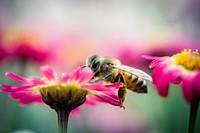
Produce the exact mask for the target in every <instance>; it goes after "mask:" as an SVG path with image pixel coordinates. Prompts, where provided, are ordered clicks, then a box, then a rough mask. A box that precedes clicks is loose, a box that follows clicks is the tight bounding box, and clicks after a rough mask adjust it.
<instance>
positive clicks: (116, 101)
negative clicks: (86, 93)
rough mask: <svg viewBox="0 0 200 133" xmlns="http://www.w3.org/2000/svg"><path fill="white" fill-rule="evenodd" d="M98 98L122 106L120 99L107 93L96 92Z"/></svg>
mask: <svg viewBox="0 0 200 133" xmlns="http://www.w3.org/2000/svg"><path fill="white" fill-rule="evenodd" d="M94 95H95V96H96V97H97V98H99V99H100V101H103V102H106V103H109V104H112V105H115V106H121V103H120V102H119V100H118V99H114V98H112V97H110V96H108V95H105V94H103V93H96V94H94Z"/></svg>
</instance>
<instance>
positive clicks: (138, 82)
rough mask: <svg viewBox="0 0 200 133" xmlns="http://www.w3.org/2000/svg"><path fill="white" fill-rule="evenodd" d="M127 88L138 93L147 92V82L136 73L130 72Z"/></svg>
mask: <svg viewBox="0 0 200 133" xmlns="http://www.w3.org/2000/svg"><path fill="white" fill-rule="evenodd" d="M128 80H129V81H127V88H128V89H129V90H132V91H134V92H137V93H147V83H146V81H145V80H143V79H141V78H139V77H138V76H136V75H133V74H130V75H129V78H128Z"/></svg>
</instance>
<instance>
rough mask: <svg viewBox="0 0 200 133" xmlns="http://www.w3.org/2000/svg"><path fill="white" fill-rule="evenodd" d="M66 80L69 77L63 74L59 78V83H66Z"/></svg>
mask: <svg viewBox="0 0 200 133" xmlns="http://www.w3.org/2000/svg"><path fill="white" fill-rule="evenodd" d="M67 80H69V75H68V74H64V75H62V76H61V77H60V81H61V82H67Z"/></svg>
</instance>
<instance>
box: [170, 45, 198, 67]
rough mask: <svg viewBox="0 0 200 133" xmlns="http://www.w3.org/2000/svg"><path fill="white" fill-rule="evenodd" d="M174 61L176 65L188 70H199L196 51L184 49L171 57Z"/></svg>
mask: <svg viewBox="0 0 200 133" xmlns="http://www.w3.org/2000/svg"><path fill="white" fill-rule="evenodd" d="M172 57H173V58H174V59H175V60H176V64H178V65H182V66H183V67H184V68H186V69H188V70H198V69H200V54H199V52H198V50H196V51H191V49H189V50H186V49H184V50H183V51H182V52H181V53H178V54H175V55H173V56H172Z"/></svg>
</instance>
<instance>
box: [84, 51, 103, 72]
mask: <svg viewBox="0 0 200 133" xmlns="http://www.w3.org/2000/svg"><path fill="white" fill-rule="evenodd" d="M99 66H100V60H99V58H98V56H97V55H91V56H89V57H88V58H87V59H86V67H89V68H90V69H91V70H93V71H97V70H98V68H99Z"/></svg>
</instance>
